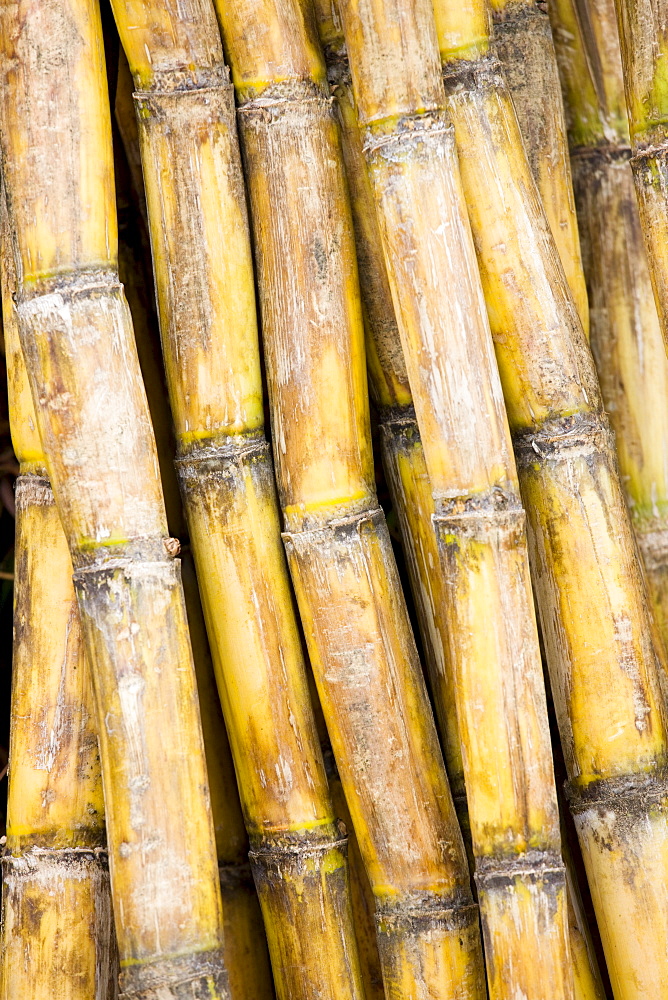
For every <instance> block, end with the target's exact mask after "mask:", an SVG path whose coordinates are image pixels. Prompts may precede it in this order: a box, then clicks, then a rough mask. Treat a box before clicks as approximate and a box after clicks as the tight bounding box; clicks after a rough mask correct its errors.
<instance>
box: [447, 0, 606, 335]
mask: <svg viewBox="0 0 668 1000" xmlns="http://www.w3.org/2000/svg"><path fill="white" fill-rule="evenodd" d="M490 6H491V9H492V11H493V16H494V25H495V30H494V39H495V48H496V52H497V55H498V57H499V59H500V61H501V65H502V66H503V70H504V75H505V78H506V81H507V83H508V89H509V90H510V93H511V95H512V99H513V105H514V107H515V111H516V113H517V120H518V122H519V125H520V132H521V133H522V137H523V139H524V145H525V149H526V153H527V157H528V160H529V166H530V167H531V171H532V173H533V176H534V179H535V181H536V184H537V185H538V191H539V192H540V196H541V200H542V202H543V208H544V209H545V215H546V216H547V221H548V223H549V224H550V229H551V230H552V235H553V237H554V241H555V243H556V245H557V250H558V251H559V256H560V258H561V263H562V264H563V266H564V272H565V274H566V280H567V281H568V284H569V286H570V289H571V294H572V296H573V301H574V303H575V307H576V309H577V310H578V313H579V316H580V320H581V322H582V326H583V329H584V331H585V333H586V334H588V333H589V304H588V301H587V288H586V284H585V278H584V273H583V270H582V256H581V250H580V240H579V238H578V224H577V215H576V209H575V200H574V197H573V181H572V178H571V164H570V160H569V156H568V143H567V141H566V123H565V120H564V106H563V102H562V97H561V89H560V85H559V71H558V68H557V60H556V55H555V51H554V43H553V40H552V32H551V30H550V19H549V16H548V11H549V10H550V9H551V7H552V6H553V4H552V0H550V3H549V4H546V3H545V2H544V0H490ZM546 8H547V9H546ZM473 9H474V10H475V9H477V10H478V12H479V5H476V2H475V0H474V3H473ZM465 11H466V7H464V8H463V11H462V15H463V17H464V18H465V17H466V13H465ZM478 16H480V13H478ZM483 20H484V19H483ZM483 20H481V21H480V22H479V24H478V28H477V30H478V32H479V35H478V39H480V40H484V39H485V38H486V37H487V30H486V28H485V26H484V23H483Z"/></svg>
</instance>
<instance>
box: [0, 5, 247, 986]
mask: <svg viewBox="0 0 668 1000" xmlns="http://www.w3.org/2000/svg"><path fill="white" fill-rule="evenodd" d="M0 73H1V81H2V101H1V104H0V106H1V112H2V129H1V131H2V147H3V159H4V162H3V167H4V179H5V183H6V186H7V192H8V203H9V216H10V224H11V230H12V238H13V240H14V246H15V257H16V261H17V268H18V288H17V310H18V319H19V334H20V339H21V346H22V349H23V354H24V356H25V358H26V364H27V368H28V375H29V379H30V385H31V392H32V397H33V400H34V401H35V404H36V414H37V422H38V425H39V432H40V437H41V440H42V443H43V445H44V451H45V455H46V461H47V466H48V470H49V473H50V478H51V482H52V485H53V490H54V494H55V497H56V503H57V505H58V510H59V513H60V516H61V521H62V523H63V528H64V531H65V535H66V537H67V540H68V546H69V550H70V555H71V558H72V562H73V566H74V584H75V592H76V594H77V600H78V605H79V611H80V615H81V623H82V633H83V637H84V644H85V648H86V660H87V663H88V664H89V665H90V668H91V675H92V678H93V688H94V693H95V702H96V711H97V721H98V726H97V728H98V733H99V736H100V750H101V760H102V772H103V781H104V793H105V810H106V819H107V838H108V845H109V858H110V870H111V883H112V895H113V904H114V919H115V925H116V933H117V938H118V947H119V954H120V962H121V976H120V979H121V992H122V993H123V994H124V995H125V996H126V997H132V998H136V1000H140V998H141V1000H157V998H160V1000H167V998H179V1000H180V998H182V997H185V996H187V997H188V1000H199V998H202V1000H203V998H206V1000H212V998H216V997H217V998H223V997H226V996H227V987H226V975H225V971H224V967H223V963H222V957H221V945H222V932H223V928H222V910H221V902H220V889H219V885H218V870H217V861H216V850H215V840H214V831H213V824H212V822H211V816H210V810H209V792H208V783H207V776H206V765H205V760H204V748H203V744H202V736H201V728H200V721H199V711H198V707H197V691H196V684H195V672H194V668H193V662H192V653H191V648H190V640H189V636H188V629H187V622H186V612H185V605H184V599H183V591H182V587H181V581H180V569H179V563H178V561H177V560H175V558H174V555H175V553H176V551H177V550H178V545H177V543H175V542H174V540H172V539H169V538H168V535H167V525H166V520H165V512H164V504H163V498H162V489H161V484H160V476H159V468H158V461H157V455H156V448H155V441H154V438H153V431H152V428H151V424H150V419H149V413H148V406H147V402H146V395H145V392H144V388H143V385H142V381H141V375H140V370H139V362H138V359H137V352H136V348H135V344H134V340H133V335H132V324H131V320H130V314H129V311H128V307H127V304H126V301H125V298H124V295H123V290H122V287H121V285H120V283H119V281H118V277H117V272H116V255H117V237H116V212H115V206H114V184H113V169H112V149H111V127H110V111H109V105H108V96H107V85H106V77H105V67H104V56H103V45H102V33H101V27H100V17H99V10H98V8H97V7H96V5H95V4H94V2H93V0H53V2H51V3H47V4H45V3H41V2H36V0H21V2H18V3H16V4H11V5H4V6H3V7H2V9H1V12H0Z"/></svg>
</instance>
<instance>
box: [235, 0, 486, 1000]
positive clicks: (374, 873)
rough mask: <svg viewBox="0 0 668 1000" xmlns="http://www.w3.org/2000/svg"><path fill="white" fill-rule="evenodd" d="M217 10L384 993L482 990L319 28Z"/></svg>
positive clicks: (261, 6) (285, 469)
mask: <svg viewBox="0 0 668 1000" xmlns="http://www.w3.org/2000/svg"><path fill="white" fill-rule="evenodd" d="M218 13H219V17H220V20H221V24H222V28H223V39H224V44H225V48H226V52H227V53H228V56H229V59H230V65H231V69H232V78H233V81H234V84H235V89H236V95H237V102H238V105H239V112H238V120H239V125H240V134H241V138H242V149H243V153H244V162H245V167H246V179H247V184H248V190H249V197H250V206H251V216H252V225H253V235H254V241H255V256H256V264H257V276H258V286H259V300H260V308H261V317H262V331H263V343H264V351H265V360H266V364H267V378H268V384H269V396H270V404H271V411H272V435H273V445H274V455H275V461H276V471H277V478H278V488H279V496H280V499H281V505H282V508H283V515H284V524H285V531H286V534H285V536H284V537H285V540H286V546H287V551H288V559H289V564H290V569H291V572H292V578H293V582H294V584H295V590H296V593H297V601H298V605H299V610H300V613H301V619H302V623H303V625H304V630H305V633H306V640H307V643H308V647H309V652H310V655H311V661H312V665H313V669H314V673H315V678H316V683H317V686H318V693H319V696H320V701H321V704H322V707H323V711H324V715H325V718H326V721H327V728H328V731H329V735H330V738H331V742H332V747H333V750H334V755H335V757H336V762H337V767H338V771H339V774H340V776H341V781H342V783H343V788H344V791H345V795H346V799H347V803H348V807H349V809H350V814H351V817H352V821H353V825H354V827H355V832H356V835H357V840H358V843H359V848H360V852H361V855H362V857H363V859H364V863H365V866H366V870H367V874H368V876H369V880H370V883H371V887H372V890H373V894H374V897H375V901H376V913H377V926H378V940H379V947H380V955H381V961H382V965H383V976H384V980H385V989H386V992H387V994H388V995H390V996H405V997H417V996H420V995H423V994H424V995H441V994H443V995H449V994H450V993H452V992H455V991H459V995H461V996H462V997H481V996H482V995H483V993H484V978H483V973H482V967H481V959H480V950H479V939H478V929H477V919H476V910H475V907H474V906H473V905H472V899H471V894H470V888H469V880H468V871H467V866H466V857H465V853H464V848H463V843H462V839H461V834H460V832H459V829H458V827H457V824H456V820H455V814H454V809H453V805H452V800H451V796H450V791H449V788H448V784H447V780H446V775H445V769H444V767H443V764H442V759H441V755H440V751H439V748H438V744H437V741H436V733H435V728H434V724H433V721H432V719H431V713H430V709H429V705H428V701H427V698H426V692H425V688H424V684H423V680H422V677H421V672H420V665H419V662H418V660H417V654H416V650H415V647H414V644H413V639H412V636H411V633H410V626H409V621H408V616H407V613H406V608H405V605H404V601H403V595H402V594H401V589H400V584H399V579H398V574H397V571H396V567H395V565H394V560H393V556H392V552H391V547H390V541H389V536H388V533H387V529H386V526H385V523H384V519H383V516H382V513H381V512H380V510H379V509H378V505H377V501H376V496H375V489H374V482H373V470H372V463H371V442H370V433H369V425H368V405H367V397H366V379H365V372H364V341H363V330H362V317H361V308H360V301H359V290H358V284H357V268H356V263H355V247H354V242H353V233H352V225H351V219H350V213H349V207H348V199H347V191H346V188H345V184H344V179H343V174H342V161H341V149H340V142H339V135H338V129H337V126H336V123H335V120H334V118H333V115H332V110H331V105H330V101H329V97H328V87H327V80H326V73H325V65H324V61H323V60H322V56H321V54H320V50H319V45H318V39H317V34H316V30H315V24H314V23H313V20H312V17H311V14H310V11H309V10H308V8H307V7H306V5H303V6H302V5H300V4H298V3H293V2H285V3H278V4H270V3H260V2H258V3H251V4H241V3H227V4H220V5H219V6H218ZM305 167H306V169H305Z"/></svg>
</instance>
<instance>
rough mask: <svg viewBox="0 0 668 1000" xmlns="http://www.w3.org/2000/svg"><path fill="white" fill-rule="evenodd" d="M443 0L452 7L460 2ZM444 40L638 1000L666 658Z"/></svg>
mask: <svg viewBox="0 0 668 1000" xmlns="http://www.w3.org/2000/svg"><path fill="white" fill-rule="evenodd" d="M436 3H437V5H438V6H439V7H440V9H441V18H442V19H445V18H446V17H447V14H448V12H449V10H450V9H453V10H454V9H455V6H456V4H455V0H436ZM481 3H482V0H481ZM483 9H484V8H483ZM441 44H442V53H441V54H442V58H443V62H444V71H445V81H446V89H447V93H448V106H449V109H450V113H451V115H452V118H453V122H454V127H455V138H456V141H457V150H458V154H459V163H460V169H461V176H462V182H463V187H464V192H465V195H466V201H467V205H468V209H469V217H470V220H471V228H472V232H473V238H474V241H475V245H476V251H477V255H478V263H479V266H480V273H481V277H482V284H483V289H484V292H485V298H486V301H487V308H488V313H489V317H490V324H491V329H492V335H493V337H494V341H495V347H496V355H497V360H498V363H499V370H500V373H501V380H502V384H503V390H504V395H505V401H506V407H507V412H508V417H509V421H510V428H511V432H512V434H513V439H514V446H515V456H516V460H517V465H518V471H519V479H520V486H521V489H522V497H523V500H524V503H525V506H526V511H527V519H528V534H529V552H530V557H531V564H532V580H533V583H534V587H535V591H536V598H537V605H538V611H539V614H540V619H541V626H542V635H543V640H544V644H545V652H546V658H547V664H548V668H549V672H550V679H551V689H552V696H553V699H554V703H555V709H556V715H557V720H558V723H559V730H560V735H561V741H562V745H563V749H564V757H565V761H566V768H567V772H568V777H569V796H570V804H571V809H572V811H573V814H574V818H575V823H576V827H577V830H578V836H579V838H580V844H581V847H582V852H583V856H584V860H585V865H586V868H587V875H588V878H589V883H590V888H591V891H592V896H593V898H594V901H595V908H596V914H597V920H598V924H599V927H600V929H601V934H602V937H603V940H604V941H605V942H606V960H607V962H608V966H609V969H610V975H611V978H612V979H613V981H615V988H616V989H617V990H618V995H619V997H623V998H627V997H639V996H642V995H643V991H644V992H647V993H651V992H654V991H656V989H657V986H658V985H659V984H660V986H661V988H665V987H666V984H667V982H668V980H666V974H667V972H668V960H667V957H666V950H665V937H666V931H667V930H668V926H667V923H666V921H667V920H668V891H666V888H665V885H666V868H665V866H666V864H668V853H667V852H666V847H667V845H668V815H667V813H666V806H667V805H668V799H667V795H668V788H667V787H666V783H665V762H666V748H667V744H666V740H667V738H668V730H667V728H666V725H667V719H666V708H665V703H664V699H663V697H662V691H661V683H662V677H663V676H664V673H665V660H664V653H663V650H662V646H661V642H660V639H659V636H658V631H657V629H656V626H655V624H654V621H653V618H652V614H651V611H650V608H649V603H648V597H647V591H646V587H645V582H644V578H643V574H642V567H641V565H640V561H639V556H638V551H637V547H636V544H635V539H634V537H633V533H632V528H631V522H630V518H629V514H628V510H627V507H626V504H625V500H624V496H623V493H622V487H621V482H620V478H619V472H618V468H617V463H616V458H615V454H614V443H613V440H612V435H611V433H610V429H609V425H608V421H607V418H606V416H605V413H604V411H603V405H602V399H601V393H600V388H599V385H598V380H597V376H596V370H595V366H594V362H593V358H592V356H591V353H590V350H589V347H588V344H587V339H586V337H585V334H584V331H583V329H582V325H581V323H580V320H579V317H578V313H577V310H576V308H575V304H574V302H573V299H572V296H571V294H570V290H569V286H568V283H567V281H566V278H565V275H564V271H563V267H562V264H561V261H560V258H559V255H558V253H557V249H556V246H555V244H554V240H553V238H552V235H551V232H550V229H549V226H548V223H547V219H546V217H545V214H544V212H543V208H542V205H541V202H540V196H539V192H538V190H537V187H536V185H535V182H534V180H533V176H532V174H531V170H530V167H529V164H528V162H527V158H526V154H525V152H524V146H523V143H522V139H521V136H520V132H519V126H518V123H517V118H516V116H515V112H514V109H513V106H512V101H511V98H510V95H509V92H508V89H507V87H506V86H505V84H504V80H503V77H502V75H501V73H500V72H499V68H498V64H497V63H496V62H495V60H494V58H493V56H492V55H489V56H482V57H479V58H477V59H475V60H469V61H468V62H465V63H463V64H462V62H461V60H459V59H458V58H456V57H454V58H451V57H450V53H449V51H448V48H447V44H448V43H447V40H446V38H445V36H442V38H441ZM620 907H623V911H622V910H621V909H620ZM620 912H624V913H625V914H626V920H625V921H624V922H622V923H620V921H619V916H618V915H619V913H620ZM634 984H635V985H634Z"/></svg>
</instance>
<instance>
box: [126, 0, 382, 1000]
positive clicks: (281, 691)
mask: <svg viewBox="0 0 668 1000" xmlns="http://www.w3.org/2000/svg"><path fill="white" fill-rule="evenodd" d="M114 9H115V15H116V19H117V24H118V27H119V32H120V35H121V40H122V42H123V46H124V48H125V52H126V55H127V57H128V61H129V63H130V68H131V70H132V74H133V77H134V80H135V85H136V87H137V91H138V93H137V94H136V97H135V100H136V107H137V116H138V122H139V131H140V144H141V154H142V162H143V168H144V177H145V185H146V195H147V204H148V215H149V223H150V230H151V240H152V249H153V259H154V269H155V276H156V287H157V295H158V306H159V313H160V325H161V335H162V343H163V353H164V359H165V367H166V372H167V381H168V387H169V393H170V399H171V405H172V414H173V417H174V422H175V426H176V435H177V449H178V460H177V466H178V473H179V477H180V481H181V487H182V493H183V498H184V502H185V508H186V514H187V519H188V524H189V529H190V536H191V539H192V543H193V549H194V554H195V559H196V562H197V567H198V572H199V579H200V581H201V587H202V597H203V605H204V612H205V617H206V621H207V628H208V633H209V638H210V642H211V647H212V653H213V658H214V664H215V670H216V676H217V681H218V688H219V691H220V696H221V700H222V704H223V710H224V713H225V718H226V721H227V726H228V731H229V734H230V740H231V745H232V751H233V756H234V761H235V768H236V773H237V778H238V782H239V790H240V794H241V800H242V805H243V811H244V817H245V822H246V826H247V829H248V832H249V835H250V840H251V860H252V864H253V869H254V875H255V880H256V884H257V887H258V892H259V896H260V901H261V905H262V909H263V914H264V919H265V926H266V930H267V936H268V940H269V948H270V954H271V958H272V965H273V970H274V978H275V982H276V988H277V992H278V994H279V996H281V997H283V998H284V1000H288V998H304V1000H308V998H316V997H318V998H325V997H326V998H331V1000H336V998H341V1000H343V998H344V997H345V998H348V997H351V998H357V997H359V998H361V997H362V996H363V990H362V985H361V979H360V970H359V963H358V959H357V954H356V948H355V941H354V935H353V930H352V921H351V913H350V906H349V900H348V883H347V865H346V859H345V838H344V837H342V836H341V833H340V831H339V829H338V827H337V826H336V825H335V822H334V814H333V811H332V806H331V802H330V799H329V795H328V790H327V783H326V776H325V772H324V765H323V761H322V757H321V754H320V749H319V746H318V742H317V733H316V729H315V724H314V719H313V715H312V709H311V706H310V701H309V694H308V687H307V682H306V675H305V670H304V662H303V657H302V651H301V646H300V638H299V634H298V629H297V624H296V620H295V616H294V610H293V605H292V597H291V593H290V589H289V581H288V576H287V568H286V565H285V556H284V553H283V549H282V545H281V538H280V525H279V519H278V509H277V504H276V498H275V487H274V481H273V473H272V468H271V462H270V458H269V450H268V446H267V444H266V442H265V439H264V434H263V406H262V383H261V377H260V358H259V347H258V335H257V327H256V316H255V299H254V287H253V269H252V261H251V254H250V241H249V234H248V225H247V219H246V209H245V200H244V199H245V195H244V187H243V179H242V176H241V165H240V162H239V153H238V146H237V138H236V127H235V117H234V97H233V91H232V87H231V85H230V84H229V82H228V74H227V69H226V67H225V65H224V62H223V55H222V47H221V42H220V35H219V31H218V25H217V23H216V18H215V13H214V10H213V7H212V6H210V5H208V4H207V3H204V2H202V3H200V4H199V5H198V9H197V12H196V17H195V19H194V20H192V21H191V20H189V18H187V17H186V16H185V15H183V14H182V13H181V12H180V8H179V6H178V5H177V4H165V3H161V4H154V3H148V2H146V3H130V2H127V3H124V2H121V0H119V2H116V3H115V4H114Z"/></svg>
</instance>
